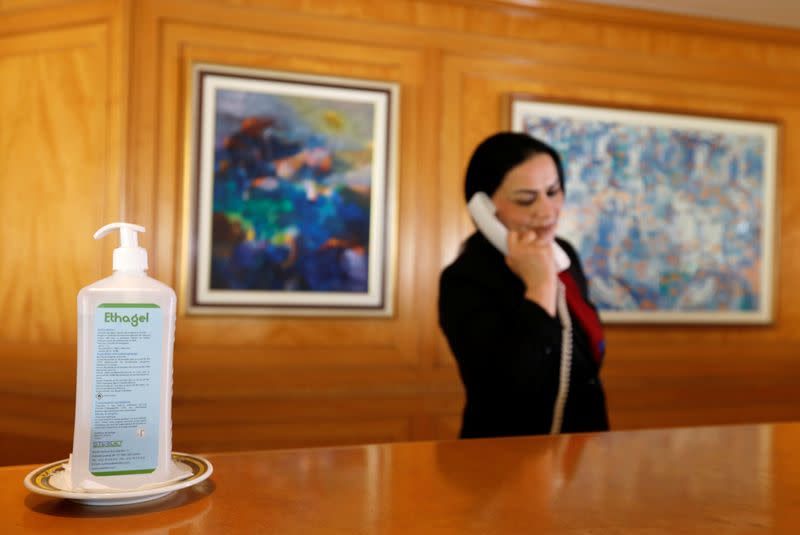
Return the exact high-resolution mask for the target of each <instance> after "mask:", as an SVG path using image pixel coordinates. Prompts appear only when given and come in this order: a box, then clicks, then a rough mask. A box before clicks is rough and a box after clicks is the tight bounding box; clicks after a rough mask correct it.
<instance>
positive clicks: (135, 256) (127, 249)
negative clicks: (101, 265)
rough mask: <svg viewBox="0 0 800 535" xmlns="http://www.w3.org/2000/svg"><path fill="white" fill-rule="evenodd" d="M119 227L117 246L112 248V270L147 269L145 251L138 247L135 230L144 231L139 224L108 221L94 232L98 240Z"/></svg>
mask: <svg viewBox="0 0 800 535" xmlns="http://www.w3.org/2000/svg"><path fill="white" fill-rule="evenodd" d="M117 229H119V242H120V243H119V247H117V248H116V249H114V264H113V266H114V271H118V270H119V271H144V270H146V269H147V251H146V250H145V249H144V248H143V247H139V240H138V238H137V236H136V233H137V232H144V227H143V226H141V225H133V224H131V223H122V222H117V223H109V224H108V225H106V226H104V227H103V228H101V229H99V230H98V231H97V232H95V233H94V239H95V240H99V239H100V238H102V237H103V236H105V235H106V234H108V233H109V232H111V231H112V230H117Z"/></svg>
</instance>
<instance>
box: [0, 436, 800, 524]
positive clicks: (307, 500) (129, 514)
mask: <svg viewBox="0 0 800 535" xmlns="http://www.w3.org/2000/svg"><path fill="white" fill-rule="evenodd" d="M799 452H800V424H775V425H753V426H723V427H704V428H687V429H666V430H647V431H630V432H611V433H605V434H587V435H571V436H569V435H565V436H560V437H530V438H506V439H494V440H470V441H450V442H425V443H405V444H387V445H377V446H375V445H372V446H358V447H342V448H318V449H306V450H280V451H262V452H240V453H226V454H218V455H208V456H207V458H208V459H209V460H210V461H211V462H212V463H213V465H214V473H213V475H212V476H211V478H210V479H208V480H206V481H204V482H202V483H200V484H199V485H197V486H195V487H191V488H188V489H184V490H181V491H178V492H176V493H175V494H173V495H170V496H168V497H165V498H161V499H159V500H158V501H153V502H150V503H146V504H139V505H126V506H112V507H90V506H86V505H80V504H78V503H74V502H69V501H65V500H58V499H52V498H47V497H44V496H39V495H34V494H30V493H29V492H28V491H27V490H26V489H25V488H24V487H23V484H22V481H23V478H24V476H25V475H26V474H27V473H28V472H29V471H30V470H32V469H33V468H35V467H34V466H15V467H4V468H0V513H1V515H2V516H0V532H2V533H4V534H9V533H80V534H97V533H104V534H105V533H108V534H111V533H113V534H122V533H142V534H144V533H148V534H156V533H159V534H160V533H165V534H166V533H187V534H195V535H199V534H214V535H220V534H231V533H281V534H293V533H302V534H312V533H313V534H323V535H324V534H348V535H350V534H395V533H396V534H403V535H405V534H410V533H453V534H472V533H480V534H509V533H525V534H530V533H554V534H560V533H564V534H573V535H578V534H581V535H583V534H614V535H624V534H646V535H659V534H667V533H670V534H672V533H677V534H689V533H692V534H694V533H697V534H712V535H723V534H733V533H736V534H751V533H787V534H797V533H800V453H799Z"/></svg>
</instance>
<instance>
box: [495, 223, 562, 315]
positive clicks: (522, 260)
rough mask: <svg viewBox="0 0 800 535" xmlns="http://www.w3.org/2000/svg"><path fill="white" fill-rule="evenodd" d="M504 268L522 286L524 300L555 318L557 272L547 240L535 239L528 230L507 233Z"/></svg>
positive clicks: (551, 247)
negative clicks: (514, 274) (523, 287)
mask: <svg viewBox="0 0 800 535" xmlns="http://www.w3.org/2000/svg"><path fill="white" fill-rule="evenodd" d="M506 264H508V267H509V268H510V269H511V271H513V272H514V273H516V275H517V276H518V277H519V278H520V279H522V282H523V283H524V284H525V297H526V298H528V299H530V300H531V301H533V302H535V303H537V304H538V305H539V306H541V307H542V308H543V309H544V310H545V311H546V312H547V313H548V314H550V315H551V316H555V315H556V289H557V287H558V282H557V281H558V272H557V271H556V262H555V258H553V244H552V243H551V242H550V241H549V240H541V239H537V236H536V233H535V232H534V231H532V230H527V231H523V232H519V231H515V230H511V231H509V233H508V256H506Z"/></svg>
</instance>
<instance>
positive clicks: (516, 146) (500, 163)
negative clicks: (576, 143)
mask: <svg viewBox="0 0 800 535" xmlns="http://www.w3.org/2000/svg"><path fill="white" fill-rule="evenodd" d="M537 154H547V155H549V156H550V157H551V158H553V161H554V162H555V164H556V169H557V170H558V182H559V183H560V185H561V190H562V191H563V190H564V170H563V169H562V167H561V158H560V157H559V156H558V152H556V150H555V149H554V148H553V147H551V146H550V145H548V144H547V143H545V142H543V141H540V140H538V139H536V138H535V137H531V136H529V135H528V134H523V133H519V132H499V133H497V134H494V135H491V136H489V137H488V138H486V139H484V140H483V141H482V142H481V144H480V145H478V146H477V147H476V148H475V151H474V152H473V153H472V157H471V158H470V160H469V165H468V166H467V175H466V177H465V179H464V195H465V197H466V199H467V201H469V200H470V199H471V198H472V196H473V195H474V194H475V193H476V192H478V191H484V192H486V194H487V195H489V196H490V197H491V196H492V194H493V193H494V192H495V191H496V190H497V188H498V187H500V183H501V182H503V178H505V176H506V173H508V172H509V171H510V170H511V169H512V168H514V167H516V166H518V165H519V164H521V163H522V162H524V161H526V160H527V159H528V158H531V157H532V156H536V155H537Z"/></svg>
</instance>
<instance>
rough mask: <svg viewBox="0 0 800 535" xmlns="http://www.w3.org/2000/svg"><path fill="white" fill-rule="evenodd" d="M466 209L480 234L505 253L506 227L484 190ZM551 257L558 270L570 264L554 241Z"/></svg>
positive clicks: (473, 198)
mask: <svg viewBox="0 0 800 535" xmlns="http://www.w3.org/2000/svg"><path fill="white" fill-rule="evenodd" d="M467 209H468V210H469V213H470V215H471V216H472V220H473V221H474V222H475V226H477V227H478V230H480V231H481V234H483V235H484V236H485V237H486V239H487V240H489V242H491V244H492V245H494V246H495V247H496V248H497V249H498V250H499V251H500V252H501V253H503V254H504V255H507V254H508V241H507V240H508V229H506V227H505V226H504V225H503V224H502V223H501V222H500V220H499V219H497V217H495V215H494V214H495V212H496V211H497V209H496V208H495V206H494V203H493V202H492V199H491V198H489V196H488V195H486V193H485V192H483V191H479V192H477V193H475V194H474V195H473V196H472V198H471V199H470V200H469V202H468V203H467ZM553 258H555V261H556V268H557V269H558V271H559V272H561V271H564V270H565V269H567V268H568V267H569V265H570V261H569V256H567V253H565V252H564V250H563V249H562V248H561V247H560V246H559V245H558V244H557V243H556V242H555V241H554V242H553Z"/></svg>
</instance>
